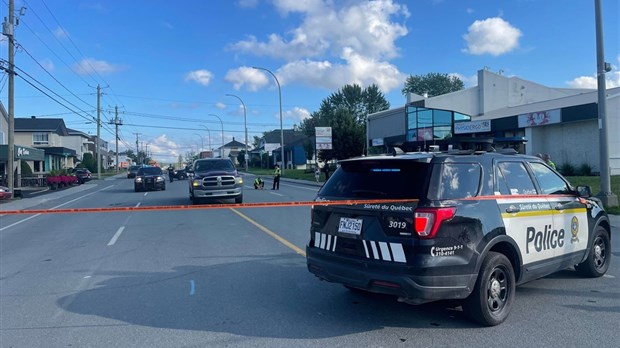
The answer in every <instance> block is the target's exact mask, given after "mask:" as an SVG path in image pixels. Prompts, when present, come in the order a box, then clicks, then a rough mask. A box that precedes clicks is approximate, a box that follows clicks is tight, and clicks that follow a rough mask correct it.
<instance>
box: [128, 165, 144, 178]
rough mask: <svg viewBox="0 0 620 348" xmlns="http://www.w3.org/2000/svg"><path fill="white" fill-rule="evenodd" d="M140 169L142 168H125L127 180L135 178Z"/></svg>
mask: <svg viewBox="0 0 620 348" xmlns="http://www.w3.org/2000/svg"><path fill="white" fill-rule="evenodd" d="M140 168H142V166H136V165H134V166H129V168H127V179H131V178H135V177H136V174H138V169H140Z"/></svg>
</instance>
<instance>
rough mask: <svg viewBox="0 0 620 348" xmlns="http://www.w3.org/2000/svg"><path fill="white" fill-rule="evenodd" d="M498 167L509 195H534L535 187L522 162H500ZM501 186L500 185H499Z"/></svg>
mask: <svg viewBox="0 0 620 348" xmlns="http://www.w3.org/2000/svg"><path fill="white" fill-rule="evenodd" d="M498 169H499V170H500V171H501V174H502V176H503V178H504V180H505V182H506V185H507V186H508V189H509V190H510V194H511V195H534V194H536V193H537V192H536V187H535V186H534V183H533V182H532V178H530V175H529V174H528V173H527V169H526V168H525V166H524V164H523V163H522V162H500V163H498ZM500 188H501V185H500Z"/></svg>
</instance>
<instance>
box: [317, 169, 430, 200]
mask: <svg viewBox="0 0 620 348" xmlns="http://www.w3.org/2000/svg"><path fill="white" fill-rule="evenodd" d="M429 168H430V164H428V163H426V162H418V161H412V160H403V161H401V160H369V161H351V162H342V163H341V165H340V168H338V170H336V171H335V172H334V174H333V175H332V177H331V178H330V179H329V181H328V182H327V183H326V184H325V185H324V186H323V188H322V189H321V191H320V192H319V196H322V197H334V198H336V197H337V198H345V199H374V198H379V199H392V198H393V199H419V198H421V197H420V196H421V195H422V191H423V186H424V185H425V183H426V178H427V177H428V174H429Z"/></svg>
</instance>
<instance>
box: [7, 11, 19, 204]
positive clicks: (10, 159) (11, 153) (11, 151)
mask: <svg viewBox="0 0 620 348" xmlns="http://www.w3.org/2000/svg"><path fill="white" fill-rule="evenodd" d="M13 12H15V4H14V0H9V23H8V33H4V34H5V35H7V34H8V35H7V37H8V38H9V71H8V73H9V110H8V112H9V127H8V128H9V129H8V132H9V134H8V135H9V139H8V149H7V168H6V171H7V180H8V182H7V186H8V187H9V190H10V191H11V192H12V193H13V195H15V185H14V181H15V178H14V175H13V173H14V171H13V170H14V168H13V167H15V90H14V86H15V62H14V59H15V37H14V34H15V26H14V13H13ZM16 181H17V187H19V185H20V184H21V183H20V181H21V180H16Z"/></svg>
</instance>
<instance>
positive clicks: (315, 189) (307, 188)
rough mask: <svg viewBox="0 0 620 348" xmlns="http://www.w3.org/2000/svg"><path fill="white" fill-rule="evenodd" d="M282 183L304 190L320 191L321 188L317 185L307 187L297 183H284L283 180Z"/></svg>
mask: <svg viewBox="0 0 620 348" xmlns="http://www.w3.org/2000/svg"><path fill="white" fill-rule="evenodd" d="M280 185H282V186H290V187H294V188H298V189H302V190H308V191H314V192H318V191H319V189H321V188H320V187H319V186H316V187H306V186H297V185H291V184H283V183H282V182H280Z"/></svg>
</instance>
